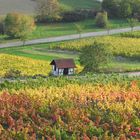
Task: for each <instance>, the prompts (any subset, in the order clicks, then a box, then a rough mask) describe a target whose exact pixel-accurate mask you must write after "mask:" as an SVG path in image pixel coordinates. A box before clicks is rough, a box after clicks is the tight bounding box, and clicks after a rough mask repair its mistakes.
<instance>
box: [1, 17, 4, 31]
mask: <svg viewBox="0 0 140 140" xmlns="http://www.w3.org/2000/svg"><path fill="white" fill-rule="evenodd" d="M0 34H4V20H3V19H0Z"/></svg>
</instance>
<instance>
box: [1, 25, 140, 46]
mask: <svg viewBox="0 0 140 140" xmlns="http://www.w3.org/2000/svg"><path fill="white" fill-rule="evenodd" d="M130 31H131V28H130V27H128V28H120V29H112V30H110V31H109V32H108V31H99V32H88V33H82V34H81V38H87V37H97V36H106V35H113V34H119V33H125V32H130ZM134 31H140V26H137V27H134ZM79 37H80V36H79V34H73V35H65V36H59V37H50V38H42V39H34V40H29V41H26V43H25V45H34V44H41V43H51V42H60V41H68V40H74V39H79ZM22 45H23V42H21V41H18V42H10V43H4V44H0V48H7V47H16V46H22Z"/></svg>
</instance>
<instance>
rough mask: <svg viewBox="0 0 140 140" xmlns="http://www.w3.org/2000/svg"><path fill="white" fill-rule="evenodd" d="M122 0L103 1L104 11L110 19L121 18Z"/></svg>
mask: <svg viewBox="0 0 140 140" xmlns="http://www.w3.org/2000/svg"><path fill="white" fill-rule="evenodd" d="M119 3H120V0H103V2H102V9H103V10H105V11H107V13H108V14H109V16H110V17H119V6H120V5H119Z"/></svg>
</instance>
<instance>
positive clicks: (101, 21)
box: [96, 12, 108, 27]
mask: <svg viewBox="0 0 140 140" xmlns="http://www.w3.org/2000/svg"><path fill="white" fill-rule="evenodd" d="M107 24H108V15H107V12H99V13H98V14H97V16H96V26H98V27H106V26H107Z"/></svg>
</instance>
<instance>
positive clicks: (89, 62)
mask: <svg viewBox="0 0 140 140" xmlns="http://www.w3.org/2000/svg"><path fill="white" fill-rule="evenodd" d="M111 57H112V53H111V52H110V50H109V49H108V47H107V46H105V45H104V44H99V43H97V42H95V43H94V45H93V46H86V47H84V48H83V49H82V51H81V54H80V63H81V65H83V66H84V69H85V71H88V72H91V71H96V72H98V71H99V70H100V68H101V66H104V65H105V64H106V65H107V64H108V63H109V61H110V60H111Z"/></svg>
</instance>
